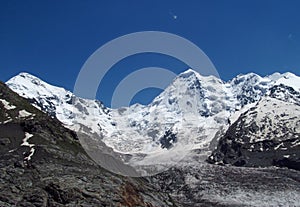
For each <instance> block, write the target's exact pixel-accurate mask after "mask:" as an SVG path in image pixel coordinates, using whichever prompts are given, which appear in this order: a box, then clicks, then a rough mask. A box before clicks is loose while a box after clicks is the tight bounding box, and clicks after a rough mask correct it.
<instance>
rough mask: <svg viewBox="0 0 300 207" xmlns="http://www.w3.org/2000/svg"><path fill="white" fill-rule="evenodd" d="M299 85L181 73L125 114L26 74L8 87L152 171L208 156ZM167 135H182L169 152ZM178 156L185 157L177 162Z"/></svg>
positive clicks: (283, 77)
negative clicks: (253, 111)
mask: <svg viewBox="0 0 300 207" xmlns="http://www.w3.org/2000/svg"><path fill="white" fill-rule="evenodd" d="M289 78H290V79H291V80H290V81H287V80H289ZM297 81H299V82H300V78H299V77H297V76H296V75H294V74H291V73H285V74H278V73H274V74H272V75H270V76H266V77H260V76H259V75H257V74H254V73H250V74H246V75H239V76H237V77H235V78H233V79H232V80H230V81H227V82H224V81H222V80H220V79H219V78H216V77H214V76H207V77H204V76H201V75H200V74H198V73H197V72H196V71H194V70H192V69H189V70H187V71H185V72H183V73H181V74H179V75H178V76H177V77H176V78H175V79H174V80H173V81H172V83H171V84H170V85H169V86H168V87H167V88H166V89H165V90H164V91H163V92H162V93H161V94H159V95H158V96H157V97H156V98H154V100H153V102H152V103H150V104H149V105H145V106H144V105H133V106H131V107H123V108H119V109H110V108H107V107H105V106H104V105H103V103H101V102H99V101H96V100H86V99H81V98H79V97H76V96H74V95H73V94H72V93H71V92H69V91H66V90H65V89H63V88H59V87H52V86H51V85H49V84H47V83H44V82H43V81H41V80H40V79H38V78H36V77H34V76H32V75H27V74H26V73H21V74H20V75H19V76H16V77H14V78H12V79H10V80H9V81H8V82H7V84H8V86H9V87H10V88H11V89H13V90H15V91H16V92H18V93H19V94H20V95H21V96H23V97H25V98H27V99H29V100H30V101H31V102H32V103H33V104H34V105H35V106H37V107H39V108H40V109H42V110H44V111H46V112H47V113H49V114H50V115H52V116H55V117H57V118H58V119H59V120H60V121H62V122H63V123H64V124H65V126H67V127H68V128H70V129H72V130H75V131H77V132H81V133H83V134H87V135H92V136H95V135H96V134H97V137H96V138H95V139H100V140H101V142H104V143H105V145H107V146H108V147H109V148H112V149H113V151H115V152H116V153H120V156H121V157H122V156H123V155H122V154H124V156H125V157H128V156H127V154H130V155H131V156H133V157H131V158H130V159H129V160H128V158H126V159H125V158H122V159H125V160H126V163H127V164H130V165H134V166H144V165H150V166H151V165H156V164H157V163H160V164H162V165H169V164H171V165H177V163H179V162H180V160H181V159H183V158H184V157H185V156H186V155H187V154H188V153H189V151H191V150H193V149H201V150H202V153H203V155H207V156H208V155H209V153H210V149H209V145H210V142H211V140H212V139H213V138H214V137H215V135H216V134H222V133H225V131H226V130H227V128H228V127H229V125H230V123H229V122H231V119H232V117H233V116H236V117H239V116H240V112H241V111H243V110H242V109H245V108H247V106H250V105H251V104H254V103H257V102H258V101H259V100H260V99H261V98H262V97H263V96H265V95H266V94H267V92H268V90H269V89H270V88H271V87H272V86H274V85H280V84H283V83H285V84H286V85H289V86H292V87H295V88H296V90H299V88H298V82H297ZM49 88H51V89H49ZM167 131H171V133H173V134H176V143H173V144H172V145H170V143H168V146H172V147H170V148H168V149H166V148H164V147H163V146H162V144H161V142H160V141H159V140H161V138H162V137H163V136H164V134H165V133H166V132H167ZM165 144H166V143H165ZM165 144H164V145H165ZM172 153H173V154H174V155H172V156H171V154H172ZM178 153H179V154H182V156H177V159H175V160H173V159H174V157H176V156H175V155H178ZM171 160H172V161H171ZM170 161H171V162H170Z"/></svg>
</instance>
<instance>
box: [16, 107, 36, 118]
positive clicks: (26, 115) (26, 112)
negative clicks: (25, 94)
mask: <svg viewBox="0 0 300 207" xmlns="http://www.w3.org/2000/svg"><path fill="white" fill-rule="evenodd" d="M34 115H35V114H32V113H30V112H28V111H26V110H25V109H23V110H21V111H19V118H26V117H29V116H34Z"/></svg>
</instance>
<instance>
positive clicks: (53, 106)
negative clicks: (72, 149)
mask: <svg viewBox="0 0 300 207" xmlns="http://www.w3.org/2000/svg"><path fill="white" fill-rule="evenodd" d="M6 84H7V85H8V86H9V87H10V88H11V89H12V90H14V91H15V92H17V93H18V94H19V95H21V96H22V97H24V98H26V99H28V100H29V101H30V102H31V103H32V104H33V105H34V106H35V107H37V108H38V109H40V110H42V111H44V112H47V113H48V114H50V115H51V116H53V117H57V118H58V119H59V120H60V121H62V122H64V123H65V124H71V122H70V119H71V118H72V117H71V116H72V97H73V95H72V93H71V92H69V91H67V90H65V89H64V88H59V87H56V86H52V85H50V84H48V83H46V82H44V81H42V80H40V79H39V78H37V77H35V76H33V75H30V74H28V73H20V74H19V75H17V76H15V77H13V78H11V79H10V80H9V81H8V82H7V83H6Z"/></svg>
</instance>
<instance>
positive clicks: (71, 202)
mask: <svg viewBox="0 0 300 207" xmlns="http://www.w3.org/2000/svg"><path fill="white" fill-rule="evenodd" d="M0 101H1V102H0V108H1V110H0V155H1V156H0V189H1V191H0V206H3V207H5V206H24V207H31V206H130V207H133V206H147V207H154V206H179V205H176V204H175V203H174V201H172V200H171V199H170V197H169V196H168V194H166V193H162V192H158V191H157V190H156V189H155V188H154V187H153V185H151V184H150V183H148V182H147V181H146V180H144V179H131V178H125V177H122V176H118V175H115V174H112V173H110V172H107V171H105V170H103V169H101V168H100V167H99V166H98V165H96V164H95V163H94V162H93V161H92V160H91V159H90V158H89V157H88V156H87V154H86V152H85V151H84V149H83V148H82V147H81V145H80V143H79V141H78V139H77V135H76V134H75V133H74V132H73V131H71V130H69V129H66V128H65V127H63V126H62V124H61V123H60V122H59V121H58V120H57V119H56V118H50V117H49V116H48V115H46V114H45V113H43V112H41V111H39V110H37V109H36V108H34V107H33V106H31V105H30V104H29V103H28V102H27V101H26V100H25V99H23V98H21V97H19V96H18V95H17V94H16V93H14V92H12V91H11V90H10V89H8V88H7V87H6V86H5V85H4V84H3V83H0Z"/></svg>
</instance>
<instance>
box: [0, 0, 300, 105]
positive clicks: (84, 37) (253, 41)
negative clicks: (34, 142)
mask: <svg viewBox="0 0 300 207" xmlns="http://www.w3.org/2000/svg"><path fill="white" fill-rule="evenodd" d="M299 8H300V1H298V0H287V1H282V0H280V1H277V0H268V1H267V0H257V1H253V0H251V1H246V0H245V1H239V0H238V1H231V0H218V1H211V0H207V1H201V0H194V1H176V0H170V1H167V0H164V1H153V0H151V1H144V0H119V1H113V0H112V1H75V0H72V1H71V0H69V1H67V0H64V1H58V0H57V1H55V0H54V1H14V0H2V1H1V2H0V79H1V80H2V81H6V80H8V79H9V78H10V77H12V76H14V75H16V74H18V73H19V72H22V71H26V72H29V73H32V74H34V75H36V76H38V77H40V78H42V79H44V80H46V81H47V82H49V83H51V84H54V85H59V86H62V87H65V88H67V89H68V90H72V89H73V86H74V83H75V80H76V77H77V74H78V72H79V71H80V69H81V67H82V65H83V64H84V62H85V60H86V59H87V58H88V57H89V56H90V55H91V54H92V53H93V52H94V51H95V50H96V49H97V48H99V47H100V46H101V45H103V44H105V43H106V42H107V41H109V40H112V39H114V38H116V37H119V36H121V35H125V34H128V33H132V32H138V31H149V30H157V31H165V32H170V33H174V34H177V35H180V36H182V37H184V38H186V39H189V40H190V41H192V42H193V43H195V44H196V45H197V46H198V47H200V48H201V49H202V50H203V51H204V52H205V53H206V54H207V55H208V56H209V58H210V59H211V60H212V62H213V63H214V64H215V66H216V68H217V70H218V72H219V74H220V76H221V78H222V79H224V80H228V79H231V78H232V77H234V76H236V75H237V74H240V73H248V72H255V73H258V74H260V75H263V76H264V75H267V74H271V73H273V72H275V71H278V72H286V71H290V72H293V73H295V74H297V75H299V74H300V72H299V71H300V70H299V68H300V12H299ZM174 16H177V18H176V19H175V18H174ZM147 66H159V67H166V68H168V69H171V70H173V71H174V72H175V73H179V72H181V71H183V70H184V69H185V65H184V64H182V63H180V62H177V61H175V60H173V59H171V58H168V57H162V56H159V55H154V54H152V55H151V54H148V55H137V56H134V57H130V58H127V59H124V61H121V62H120V63H119V64H117V65H116V66H115V67H113V68H112V70H111V71H110V73H108V74H107V78H105V79H104V80H103V82H102V83H101V85H102V87H101V88H105V90H102V91H99V92H98V98H99V99H100V100H103V101H104V103H106V104H108V102H109V100H110V98H111V95H112V92H113V90H114V88H115V87H116V85H117V84H118V82H119V81H120V80H122V78H124V77H125V76H126V75H127V74H129V73H130V72H132V71H134V70H136V69H137V68H141V67H147ZM158 92H159V91H157V90H145V91H143V92H141V93H140V94H139V96H137V97H136V100H135V101H140V102H142V103H147V102H149V100H151V99H152V98H153V96H154V95H155V94H157V93H158Z"/></svg>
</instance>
